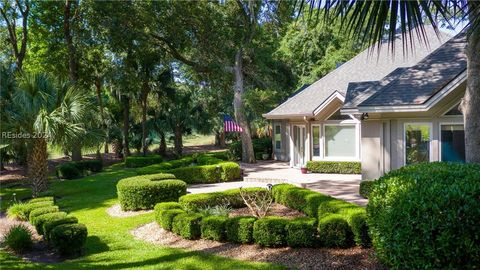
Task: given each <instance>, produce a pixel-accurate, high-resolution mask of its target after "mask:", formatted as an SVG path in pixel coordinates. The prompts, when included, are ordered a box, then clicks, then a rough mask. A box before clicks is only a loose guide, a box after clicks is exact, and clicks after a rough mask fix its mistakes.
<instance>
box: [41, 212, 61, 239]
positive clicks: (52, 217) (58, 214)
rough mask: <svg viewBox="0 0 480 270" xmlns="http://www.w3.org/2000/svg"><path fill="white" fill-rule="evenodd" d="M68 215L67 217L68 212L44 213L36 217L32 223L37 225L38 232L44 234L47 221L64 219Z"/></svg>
mask: <svg viewBox="0 0 480 270" xmlns="http://www.w3.org/2000/svg"><path fill="white" fill-rule="evenodd" d="M66 217H67V213H65V212H52V213H47V214H43V215H40V216H38V217H36V218H35V220H34V222H32V225H34V226H35V229H36V230H37V233H38V234H40V235H43V224H44V223H45V222H48V221H50V220H55V219H62V218H66Z"/></svg>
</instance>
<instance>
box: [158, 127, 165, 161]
mask: <svg viewBox="0 0 480 270" xmlns="http://www.w3.org/2000/svg"><path fill="white" fill-rule="evenodd" d="M158 153H159V154H160V155H162V156H164V155H165V154H166V153H167V142H166V140H165V133H163V132H161V133H160V146H159V147H158Z"/></svg>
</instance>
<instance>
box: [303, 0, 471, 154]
mask: <svg viewBox="0 0 480 270" xmlns="http://www.w3.org/2000/svg"><path fill="white" fill-rule="evenodd" d="M296 4H298V7H299V10H300V12H301V11H302V10H304V9H305V7H307V6H308V9H309V12H310V14H313V11H314V10H316V9H318V10H319V11H320V12H318V13H323V15H324V18H325V23H331V22H332V21H333V20H341V22H342V27H341V28H342V29H341V30H343V31H348V32H349V33H350V34H351V35H352V36H353V37H356V38H364V39H368V40H369V41H370V42H371V43H372V44H373V43H375V42H378V41H379V40H381V39H382V38H384V37H385V36H388V38H389V40H391V41H393V40H394V39H395V35H396V34H397V33H398V31H400V32H401V33H402V35H403V37H406V36H407V35H412V33H415V34H416V35H417V36H418V37H419V38H420V39H423V40H425V39H426V35H425V28H424V26H425V24H431V26H432V27H433V28H434V29H435V30H436V31H438V28H439V24H440V23H444V24H446V25H449V26H453V25H452V22H463V23H466V27H465V29H466V31H467V46H466V48H465V53H466V56H467V89H466V91H465V96H464V97H463V99H462V102H461V105H460V109H461V110H462V112H463V117H464V123H465V152H466V153H465V154H466V161H467V162H470V163H480V1H478V0H383V1H360V0H348V1H347V0H299V1H298V2H296ZM318 13H317V14H318ZM403 40H405V38H404V39H403ZM425 41H427V40H425ZM392 44H394V43H393V42H392ZM405 46H409V44H404V47H405ZM392 49H394V48H392Z"/></svg>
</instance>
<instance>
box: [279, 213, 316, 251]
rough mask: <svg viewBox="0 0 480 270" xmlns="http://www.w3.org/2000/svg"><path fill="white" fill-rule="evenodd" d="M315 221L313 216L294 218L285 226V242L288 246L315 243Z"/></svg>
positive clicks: (311, 244)
mask: <svg viewBox="0 0 480 270" xmlns="http://www.w3.org/2000/svg"><path fill="white" fill-rule="evenodd" d="M316 223H317V220H316V219H314V218H295V219H292V220H289V221H288V223H287V225H286V226H285V232H286V242H287V245H288V246H290V247H312V246H314V245H315V243H316V232H317V228H316Z"/></svg>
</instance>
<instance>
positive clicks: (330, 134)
mask: <svg viewBox="0 0 480 270" xmlns="http://www.w3.org/2000/svg"><path fill="white" fill-rule="evenodd" d="M355 154H356V145H355V126H325V156H326V157H355Z"/></svg>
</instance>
